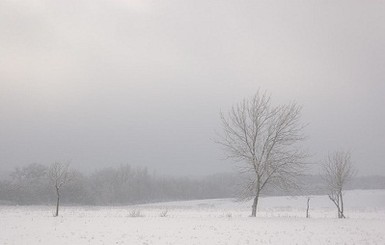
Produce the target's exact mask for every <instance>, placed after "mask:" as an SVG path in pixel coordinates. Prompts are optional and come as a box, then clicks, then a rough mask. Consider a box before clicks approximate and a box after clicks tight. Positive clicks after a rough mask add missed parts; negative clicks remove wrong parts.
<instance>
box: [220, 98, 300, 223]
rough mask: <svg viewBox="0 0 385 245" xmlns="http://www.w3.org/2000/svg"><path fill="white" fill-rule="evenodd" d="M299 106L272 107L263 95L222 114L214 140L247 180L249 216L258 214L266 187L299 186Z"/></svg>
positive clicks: (292, 104) (246, 193) (245, 191)
mask: <svg viewBox="0 0 385 245" xmlns="http://www.w3.org/2000/svg"><path fill="white" fill-rule="evenodd" d="M300 116H301V107H300V106H298V105H297V104H296V103H291V104H288V105H280V106H273V105H272V104H271V102H270V96H267V95H266V93H264V94H260V92H257V94H256V95H255V96H254V97H252V98H250V99H244V100H243V101H242V102H240V103H238V104H236V105H235V106H233V107H232V109H231V110H230V111H229V113H228V115H227V116H225V115H224V114H223V113H221V119H222V124H223V135H221V136H220V138H219V140H218V141H217V142H218V143H219V144H220V145H222V146H223V148H224V150H225V151H226V153H227V156H228V158H232V159H234V160H235V161H237V162H239V163H241V164H239V165H237V166H238V167H239V171H240V172H241V173H246V174H247V176H248V178H249V179H248V180H247V181H246V182H247V183H246V185H245V188H244V197H250V196H253V197H254V202H253V205H252V213H251V216H253V217H255V216H256V212H257V205H258V198H259V195H260V193H261V191H262V190H263V189H264V188H265V187H266V186H271V187H278V188H282V189H285V190H288V189H289V188H291V187H298V185H297V183H296V180H297V177H298V176H299V175H301V174H302V173H303V170H304V169H305V166H306V164H305V163H304V162H303V161H304V159H305V157H306V154H304V153H303V152H302V151H301V150H299V148H298V146H297V145H298V144H297V143H299V142H301V141H303V140H304V136H303V132H302V131H303V125H301V124H300Z"/></svg>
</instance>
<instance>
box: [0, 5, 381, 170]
mask: <svg viewBox="0 0 385 245" xmlns="http://www.w3.org/2000/svg"><path fill="white" fill-rule="evenodd" d="M384 13H385V1H358V0H353V1H352V0H349V1H347V0H346V1H290V2H289V1H284V0H279V1H228V0H222V1H207V0H194V1H176V0H175V1H145V0H135V1H129V0H114V1H111V0H66V1H44V0H2V1H1V2H0V170H1V169H3V170H7V169H12V168H13V167H14V166H20V165H23V164H28V163H31V162H39V163H44V164H48V163H50V162H52V161H54V160H71V161H72V165H73V166H74V167H76V168H80V169H82V170H86V169H96V168H100V167H104V166H117V165H120V164H124V163H130V164H132V165H143V166H148V167H149V168H150V169H152V170H156V171H157V172H160V173H171V174H183V175H189V174H191V175H199V174H210V173H216V172H224V171H230V170H231V166H232V165H231V164H230V163H229V162H226V161H223V160H222V157H223V154H222V152H221V150H220V148H219V147H218V146H217V145H215V144H214V143H213V140H212V139H213V138H214V137H215V131H216V130H217V131H220V122H219V115H218V114H219V111H220V110H221V109H222V110H224V111H226V110H227V109H228V108H229V107H230V106H231V105H232V104H233V103H236V102H238V101H239V100H241V99H242V98H243V97H248V96H250V95H252V94H253V93H255V92H256V91H257V89H258V88H261V89H263V90H267V91H269V92H270V93H271V94H272V97H273V101H274V102H276V103H287V102H289V101H291V100H296V101H297V102H298V103H299V104H301V105H303V107H304V110H303V119H304V122H307V123H309V126H308V127H307V129H306V131H307V135H308V136H309V139H308V140H307V142H306V146H307V147H308V148H309V150H310V152H311V153H312V154H314V157H313V159H312V160H314V161H317V160H320V159H323V158H324V157H325V154H327V152H328V151H333V150H338V149H350V150H351V152H352V156H353V159H354V162H355V164H356V166H357V168H358V170H359V172H360V174H363V175H366V174H382V175H385V163H384V159H385V149H384V147H385V129H384V120H385V103H384V102H385V98H384V97H385V96H384V95H385V69H384V67H385V66H384V65H385V14H384Z"/></svg>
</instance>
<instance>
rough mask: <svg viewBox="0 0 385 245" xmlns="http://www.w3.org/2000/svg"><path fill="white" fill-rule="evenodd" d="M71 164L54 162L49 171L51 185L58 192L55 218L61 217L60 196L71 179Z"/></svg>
mask: <svg viewBox="0 0 385 245" xmlns="http://www.w3.org/2000/svg"><path fill="white" fill-rule="evenodd" d="M68 168H69V163H65V162H54V163H53V164H52V165H51V166H50V167H49V170H48V177H49V180H50V183H51V185H53V186H54V188H55V191H56V197H57V199H56V212H55V215H54V216H55V217H57V216H59V204H60V194H61V189H62V187H63V186H64V185H65V184H67V183H68V182H69V181H70V180H71V178H70V172H69V169H68Z"/></svg>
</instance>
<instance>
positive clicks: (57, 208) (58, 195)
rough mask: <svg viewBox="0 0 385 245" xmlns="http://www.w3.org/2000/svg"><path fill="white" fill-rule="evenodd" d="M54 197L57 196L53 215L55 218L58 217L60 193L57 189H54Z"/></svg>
mask: <svg viewBox="0 0 385 245" xmlns="http://www.w3.org/2000/svg"><path fill="white" fill-rule="evenodd" d="M56 195H57V199H56V213H55V217H57V216H59V203H60V193H59V189H58V188H56Z"/></svg>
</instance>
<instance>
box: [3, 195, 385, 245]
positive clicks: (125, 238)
mask: <svg viewBox="0 0 385 245" xmlns="http://www.w3.org/2000/svg"><path fill="white" fill-rule="evenodd" d="M345 203H346V204H345V205H346V216H347V217H348V218H347V219H344V220H339V219H336V211H335V209H334V207H333V206H332V203H331V202H330V201H329V200H328V199H327V197H325V196H314V197H312V199H311V202H310V204H311V209H310V214H311V218H310V219H306V218H304V216H305V208H306V198H305V197H296V198H290V197H266V198H262V199H261V201H260V206H259V210H258V217H257V218H250V217H248V216H249V214H250V205H251V203H250V202H247V203H244V202H235V201H234V200H232V199H223V200H218V199H216V200H199V201H188V202H169V203H157V204H147V205H139V206H124V207H63V208H62V209H61V213H60V216H59V217H56V218H55V217H52V211H53V207H41V206H38V207H37V206H33V207H11V206H0V244H1V245H3V244H17V245H23V244H26V245H33V244H55V245H59V244H130V245H131V244H210V245H211V244H242V245H243V244H385V190H369V191H360V190H357V191H350V192H346V197H345ZM134 209H135V210H140V213H141V215H142V216H143V217H136V218H133V217H130V213H131V212H132V210H134ZM165 210H168V212H167V216H166V217H160V214H161V213H162V212H163V211H165Z"/></svg>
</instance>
